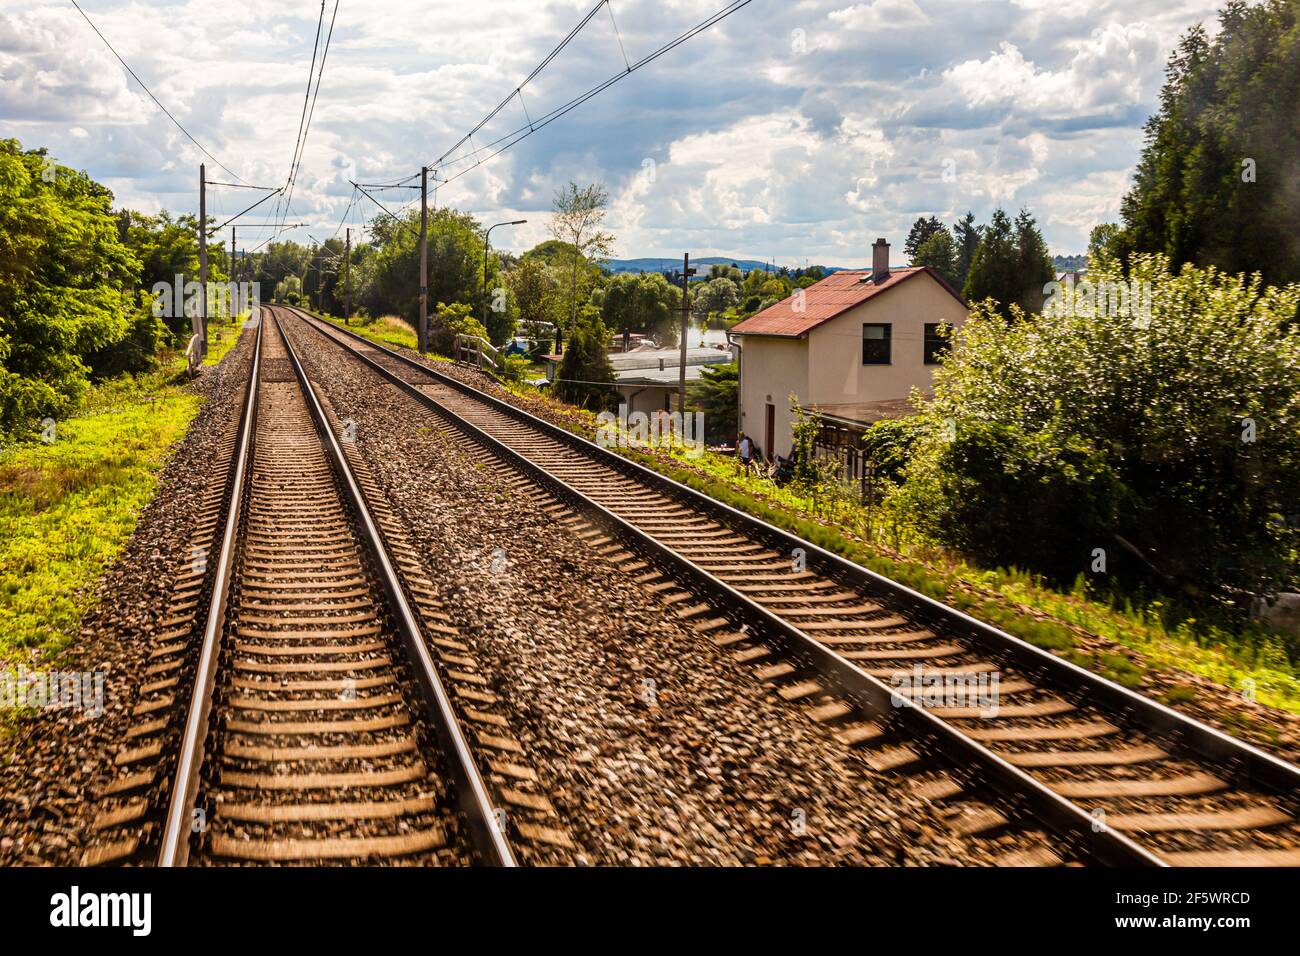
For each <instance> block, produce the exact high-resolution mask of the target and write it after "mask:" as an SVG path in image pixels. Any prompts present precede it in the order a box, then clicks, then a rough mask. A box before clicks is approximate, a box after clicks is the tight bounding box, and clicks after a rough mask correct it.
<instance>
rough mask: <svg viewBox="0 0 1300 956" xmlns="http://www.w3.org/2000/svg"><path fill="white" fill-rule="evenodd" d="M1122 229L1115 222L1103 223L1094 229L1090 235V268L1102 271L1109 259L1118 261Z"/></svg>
mask: <svg viewBox="0 0 1300 956" xmlns="http://www.w3.org/2000/svg"><path fill="white" fill-rule="evenodd" d="M1120 231H1121V230H1120V227H1119V226H1118V225H1116V224H1115V223H1113V222H1103V223H1099V224H1097V225H1095V226H1093V227H1092V232H1090V233H1089V234H1088V268H1089V269H1100V268H1101V267H1102V263H1103V262H1104V261H1106V260H1108V259H1117V258H1118V255H1117V252H1118V249H1119V242H1120Z"/></svg>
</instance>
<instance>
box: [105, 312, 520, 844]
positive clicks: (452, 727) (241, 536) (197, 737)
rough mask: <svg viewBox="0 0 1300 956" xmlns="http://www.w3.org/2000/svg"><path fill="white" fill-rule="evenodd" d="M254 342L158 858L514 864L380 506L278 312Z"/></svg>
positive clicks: (115, 817)
mask: <svg viewBox="0 0 1300 956" xmlns="http://www.w3.org/2000/svg"><path fill="white" fill-rule="evenodd" d="M256 336H257V338H256V342H255V345H254V348H253V357H252V360H251V368H250V375H249V385H248V387H247V389H246V393H245V396H244V406H243V412H242V417H241V420H240V423H239V428H238V433H237V436H236V440H235V443H234V455H233V458H234V461H233V468H232V471H231V476H230V480H229V484H228V487H227V499H226V507H225V509H224V511H225V516H224V526H223V533H221V535H220V536H219V538H217V539H216V540H215V541H214V548H213V553H214V558H213V562H212V563H213V564H214V565H215V567H214V570H213V571H212V572H211V587H210V592H209V596H208V598H207V605H206V614H201V613H197V612H201V611H203V610H204V608H203V607H202V601H200V600H199V599H198V596H197V595H195V597H194V599H193V601H192V604H193V605H194V606H193V607H191V615H190V616H191V618H194V619H196V629H197V622H198V619H199V618H202V621H203V626H202V630H201V634H200V635H199V640H198V643H197V647H193V659H194V660H195V661H196V662H197V663H196V664H194V667H195V670H194V673H193V677H192V680H191V681H190V682H189V684H190V690H189V694H188V699H187V700H185V701H184V706H183V707H178V708H177V710H179V711H180V712H181V713H182V719H181V721H180V722H181V731H180V733H179V735H178V739H177V743H176V752H175V754H174V758H173V759H172V760H171V761H170V763H169V764H168V766H170V767H171V768H173V769H172V773H171V774H170V777H169V781H168V782H169V786H168V787H166V788H165V789H164V792H163V794H162V796H161V799H159V800H157V801H156V802H157V803H159V804H161V808H160V809H161V810H162V811H163V812H162V814H161V816H162V819H161V822H160V825H159V827H158V831H159V839H158V841H157V842H158V844H159V846H158V849H157V857H156V862H158V863H159V864H161V865H164V866H178V865H187V864H191V865H216V864H268V863H274V864H327V863H330V864H357V863H371V864H373V863H380V862H413V863H422V864H451V865H457V864H465V863H481V864H488V865H507V866H510V865H514V856H513V853H512V850H511V847H510V844H509V841H508V838H507V833H508V830H507V829H506V828H505V827H503V826H502V825H501V820H500V817H499V811H498V810H497V809H496V807H495V804H494V802H493V800H492V799H491V798H490V797H489V795H488V790H487V788H486V787H485V784H484V781H483V778H482V776H481V775H480V772H479V769H478V764H477V762H476V759H475V757H474V755H473V754H472V753H471V752H470V748H469V744H468V737H467V735H466V734H465V733H464V732H463V731H462V730H461V727H460V725H459V723H458V721H457V718H456V715H455V712H454V709H453V706H452V703H451V700H450V698H449V696H448V693H447V691H446V690H445V688H444V686H443V684H442V682H441V680H440V677H439V675H438V673H437V669H436V667H435V664H434V662H433V660H432V659H431V657H430V652H429V650H428V648H427V645H426V642H425V638H424V637H423V636H422V634H421V629H420V625H419V623H418V621H417V613H418V612H417V610H416V609H415V607H414V604H415V601H414V600H412V599H411V598H408V590H409V588H410V586H411V582H410V581H409V580H406V581H404V580H403V577H404V576H403V575H401V574H399V571H398V569H397V567H396V563H397V562H396V560H395V558H394V557H393V556H392V555H390V553H389V547H390V545H389V544H388V543H386V540H385V534H384V531H383V529H382V526H383V525H384V524H385V517H386V516H385V513H384V511H383V508H382V506H377V505H372V504H371V503H370V502H369V501H368V500H367V495H366V493H365V491H364V484H365V479H364V475H363V476H358V474H357V472H356V470H355V468H354V466H353V465H352V464H350V462H349V458H348V456H347V455H346V454H345V452H344V450H343V446H342V445H341V443H340V436H339V435H338V434H336V431H335V430H334V428H332V427H331V425H330V424H329V422H328V420H327V417H326V414H325V412H324V410H323V409H322V406H321V403H320V401H319V399H318V397H317V395H316V393H315V391H314V388H313V387H312V385H311V383H310V382H309V380H308V379H307V377H306V375H305V373H304V371H303V369H302V366H301V364H300V363H299V361H298V358H297V356H296V355H295V354H294V353H293V351H292V347H291V346H290V345H289V342H288V340H287V339H286V338H285V337H284V336H283V333H282V332H281V330H280V328H279V323H278V321H277V319H276V316H275V313H274V311H273V310H271V309H263V310H262V313H261V321H260V322H259V323H258V328H257V331H256ZM342 438H343V441H345V442H346V435H344V436H342ZM208 522H209V523H210V524H212V525H213V526H214V527H215V525H216V524H218V521H217V516H216V515H215V514H212V515H209V517H208ZM195 574H196V576H198V575H199V574H200V572H195ZM426 586H427V584H426ZM420 610H421V611H424V609H420ZM424 613H428V612H427V611H424ZM178 636H180V633H179V632H178ZM186 656H189V655H188V654H186V655H178V656H177V659H178V660H183V659H184V657H186ZM175 681H176V679H175V678H174V679H173V683H174V682H175ZM169 700H170V699H169ZM162 723H165V720H162V721H159V724H162ZM161 746H162V745H161V743H160V744H159V745H158V747H159V748H161ZM120 789H121V787H120V786H118V785H117V784H115V785H114V787H110V788H109V792H110V793H113V792H117V791H118V790H120ZM134 804H135V806H136V807H137V808H138V809H139V812H134V811H133V812H132V813H130V814H127V813H126V812H125V811H124V810H123V809H121V808H120V807H119V808H117V809H110V810H109V811H107V813H106V816H105V817H101V820H103V819H107V820H109V821H110V822H111V823H113V824H119V823H125V822H130V821H134V822H135V824H136V825H137V826H139V825H140V823H139V821H140V820H141V819H144V820H146V821H147V819H148V813H147V807H148V804H149V801H148V800H147V799H146V798H144V797H140V798H136V799H135V801H134ZM129 839H130V841H131V842H130V843H129V846H130V847H131V848H132V849H134V847H135V846H136V845H139V844H140V843H141V841H140V840H139V838H138V837H135V836H133V837H131V838H129ZM146 842H147V841H146ZM97 852H98V854H99V855H98V856H97V857H96V858H95V861H97V862H107V861H109V860H111V859H114V858H117V857H118V856H121V855H122V854H121V853H119V852H117V851H111V852H106V851H104V850H99V851H97ZM141 862H145V861H143V860H142V861H141Z"/></svg>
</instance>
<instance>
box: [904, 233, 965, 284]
mask: <svg viewBox="0 0 1300 956" xmlns="http://www.w3.org/2000/svg"><path fill="white" fill-rule="evenodd" d="M912 265H914V266H929V267H930V268H931V269H934V270H935V271H936V272H938V273H939V275H941V276H943V277H944V278H945V279H947V280H948V281H949V282H951V283H954V284H955V283H956V281H957V250H956V246H955V245H954V244H953V241H952V233H950V232H949V231H948V229H947V227H944V228H942V229H940V230H939V231H938V232H935V233H932V234H931V236H930V238H928V239H926V240H925V242H923V243H921V247H920V248H919V249H917V250H916V255H914V256H912Z"/></svg>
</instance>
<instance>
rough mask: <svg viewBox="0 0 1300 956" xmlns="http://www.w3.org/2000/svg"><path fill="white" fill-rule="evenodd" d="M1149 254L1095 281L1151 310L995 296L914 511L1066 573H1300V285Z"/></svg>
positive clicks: (937, 434)
mask: <svg viewBox="0 0 1300 956" xmlns="http://www.w3.org/2000/svg"><path fill="white" fill-rule="evenodd" d="M1129 266H1130V279H1131V280H1132V282H1134V283H1136V284H1137V285H1136V286H1133V285H1128V280H1126V279H1125V278H1124V277H1123V276H1122V275H1121V273H1120V272H1119V270H1118V267H1117V266H1115V265H1113V264H1112V265H1107V266H1105V267H1104V268H1102V269H1100V270H1097V272H1096V273H1095V274H1093V275H1091V276H1090V278H1091V279H1092V282H1093V283H1094V284H1099V283H1113V284H1118V283H1121V282H1124V283H1125V285H1126V287H1127V288H1129V289H1141V292H1140V294H1139V295H1137V296H1134V295H1130V302H1131V303H1132V302H1139V303H1141V302H1143V301H1144V300H1145V302H1146V303H1149V308H1137V309H1130V311H1129V312H1128V313H1127V314H1118V315H1113V314H1110V311H1109V310H1107V309H1104V308H1103V309H1096V308H1087V307H1086V305H1087V303H1080V302H1078V301H1071V300H1066V299H1064V298H1062V299H1058V300H1057V301H1056V303H1055V304H1054V308H1053V309H1052V314H1050V315H1047V316H1044V317H1042V318H1038V317H1031V318H1028V319H1027V318H1025V317H1023V316H1022V315H1019V314H1017V317H1016V318H1015V319H1013V321H1012V322H1011V323H1010V324H1008V323H1007V322H1006V321H1005V320H1004V319H1003V318H1001V317H1000V316H997V315H996V314H994V313H993V312H991V311H990V310H989V309H987V308H985V307H979V308H976V309H975V311H974V312H973V313H972V315H971V317H970V319H969V320H968V321H967V323H966V324H965V325H964V326H963V327H962V328H961V329H960V330H959V331H958V333H957V335H956V339H955V348H954V349H953V352H952V354H951V355H950V356H949V358H948V360H947V362H946V363H945V365H944V366H943V367H942V368H941V369H939V370H938V371H937V372H936V376H935V378H936V386H935V395H934V398H933V400H931V401H928V402H924V403H923V404H922V410H921V419H922V420H921V422H920V424H919V425H918V429H919V430H918V433H917V434H918V438H917V441H916V444H915V449H914V453H913V457H912V460H911V462H910V463H909V464H908V465H907V466H906V468H905V469H904V475H905V477H906V482H905V485H904V488H903V490H902V492H901V493H900V496H901V501H902V503H903V504H904V506H905V507H906V511H907V513H908V514H910V515H911V516H912V517H913V518H914V520H915V521H916V522H917V524H918V525H919V526H920V527H922V528H924V529H925V530H926V531H927V532H928V533H929V534H930V535H931V536H933V537H934V538H936V539H937V540H939V541H940V542H943V543H945V544H948V545H951V546H954V547H956V548H957V549H959V550H960V551H962V552H964V553H966V554H968V555H970V556H971V557H973V558H974V559H975V560H977V561H978V562H980V563H981V564H983V565H985V566H997V565H1002V566H1016V567H1021V568H1026V569H1028V570H1030V571H1033V572H1036V573H1040V574H1043V575H1046V576H1047V577H1048V578H1049V579H1051V580H1052V581H1054V582H1057V583H1063V584H1066V585H1068V584H1069V582H1071V581H1073V580H1075V579H1076V578H1077V577H1078V575H1079V574H1080V573H1081V572H1085V573H1087V574H1089V576H1090V577H1092V578H1094V579H1100V580H1102V581H1107V582H1110V584H1111V585H1112V586H1118V587H1120V588H1122V589H1125V590H1127V591H1128V592H1129V593H1140V590H1141V589H1142V588H1151V587H1152V585H1154V586H1155V590H1161V589H1165V590H1169V589H1172V590H1175V591H1182V592H1184V593H1186V594H1188V595H1191V596H1193V597H1195V596H1198V595H1200V596H1204V595H1207V594H1217V595H1219V596H1222V595H1224V594H1231V593H1232V592H1233V591H1234V590H1235V591H1238V592H1240V591H1246V592H1253V593H1258V592H1262V591H1269V590H1273V589H1277V588H1283V587H1285V586H1287V585H1292V584H1294V583H1296V582H1297V581H1300V566H1298V563H1297V555H1298V554H1300V548H1298V547H1297V545H1298V544H1300V533H1298V532H1300V529H1297V527H1296V525H1295V522H1293V521H1289V520H1287V519H1286V518H1285V517H1284V516H1287V515H1290V514H1292V513H1293V512H1294V511H1295V510H1296V504H1295V503H1296V502H1297V501H1300V331H1298V330H1297V327H1296V326H1295V325H1294V324H1293V323H1292V322H1291V318H1292V316H1294V314H1295V312H1296V307H1297V304H1298V303H1300V286H1296V285H1292V286H1288V287H1286V288H1284V289H1274V288H1265V287H1263V286H1262V285H1261V284H1260V282H1259V280H1258V278H1257V277H1256V278H1235V277H1230V276H1225V275H1223V274H1221V273H1218V272H1217V271H1215V270H1214V269H1198V268H1195V267H1192V266H1185V267H1184V268H1183V269H1182V271H1180V272H1179V273H1178V274H1177V275H1171V274H1169V273H1168V272H1167V271H1166V267H1167V261H1166V260H1165V259H1163V258H1161V257H1158V256H1137V257H1134V258H1133V259H1131V260H1130V262H1129ZM1098 549H1100V551H1098ZM1101 552H1104V554H1103V553H1101ZM1134 552H1137V554H1135V553H1134ZM1139 555H1140V556H1139ZM1099 558H1100V559H1101V563H1099V562H1098V559H1099ZM1103 570H1104V572H1105V573H1104V574H1101V573H1100V572H1101V571H1103Z"/></svg>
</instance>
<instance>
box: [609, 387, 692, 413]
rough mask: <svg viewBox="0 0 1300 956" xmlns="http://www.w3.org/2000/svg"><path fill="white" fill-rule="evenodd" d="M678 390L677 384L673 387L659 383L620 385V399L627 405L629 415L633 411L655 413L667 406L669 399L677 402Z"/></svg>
mask: <svg viewBox="0 0 1300 956" xmlns="http://www.w3.org/2000/svg"><path fill="white" fill-rule="evenodd" d="M676 391H677V388H676V386H673V387H672V388H668V387H665V386H658V385H620V386H618V395H619V401H620V402H621V403H622V404H625V405H627V407H628V408H627V411H628V414H629V415H630V414H631V413H632V412H645V413H646V414H647V415H653V414H654V413H655V412H657V411H659V410H661V409H663V408H666V407H667V406H668V403H669V401H674V403H675V398H676Z"/></svg>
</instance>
